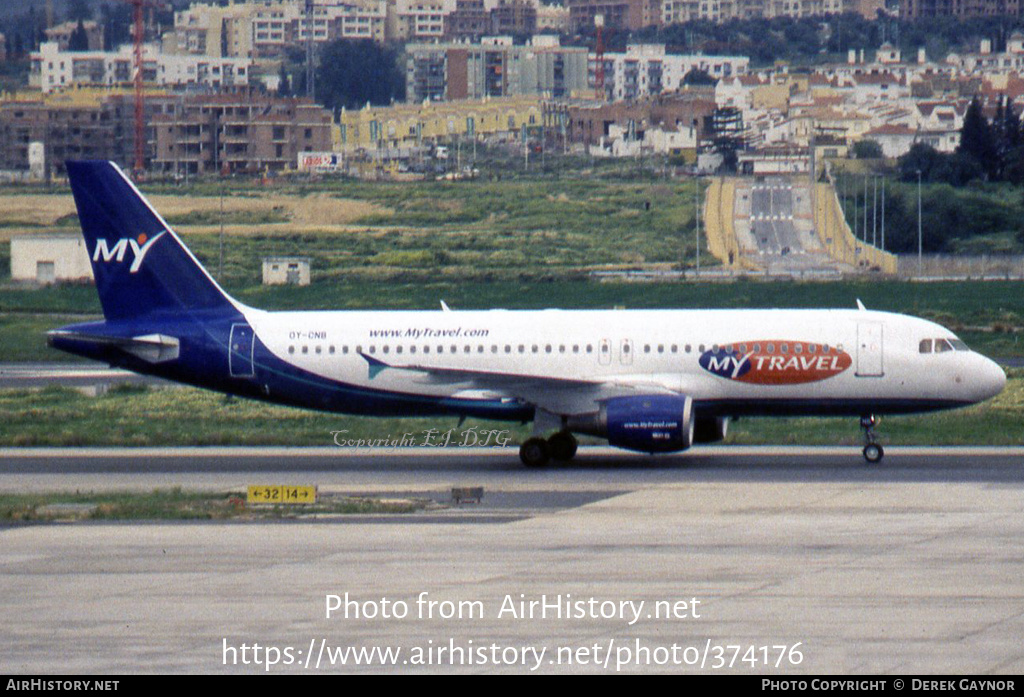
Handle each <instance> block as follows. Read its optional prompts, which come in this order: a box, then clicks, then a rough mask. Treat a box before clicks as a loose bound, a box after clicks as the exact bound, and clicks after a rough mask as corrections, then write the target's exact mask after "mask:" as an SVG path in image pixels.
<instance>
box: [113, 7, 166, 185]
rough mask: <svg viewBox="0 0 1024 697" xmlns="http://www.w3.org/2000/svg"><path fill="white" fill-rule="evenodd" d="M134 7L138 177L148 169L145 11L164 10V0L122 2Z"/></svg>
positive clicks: (135, 170)
mask: <svg viewBox="0 0 1024 697" xmlns="http://www.w3.org/2000/svg"><path fill="white" fill-rule="evenodd" d="M122 2H127V3H128V4H130V5H131V6H132V48H133V55H134V58H135V79H134V83H135V164H134V166H133V168H132V170H133V172H134V174H135V176H136V177H141V176H142V174H143V172H144V171H145V169H146V94H145V86H144V81H143V77H142V76H143V69H142V68H143V62H142V45H143V44H144V43H145V41H146V25H145V22H144V18H143V10H144V9H145V8H147V7H149V8H162V7H164V6H165V4H166V3H165V2H163V0H122Z"/></svg>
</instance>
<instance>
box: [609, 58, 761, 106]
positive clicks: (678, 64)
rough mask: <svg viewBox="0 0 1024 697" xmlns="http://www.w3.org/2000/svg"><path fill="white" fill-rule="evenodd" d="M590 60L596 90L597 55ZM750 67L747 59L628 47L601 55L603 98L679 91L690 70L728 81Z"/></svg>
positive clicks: (636, 97) (639, 96)
mask: <svg viewBox="0 0 1024 697" xmlns="http://www.w3.org/2000/svg"><path fill="white" fill-rule="evenodd" d="M590 58H591V60H590V69H589V72H590V83H591V85H594V86H595V87H596V78H595V76H596V73H597V56H596V55H594V54H591V57H590ZM749 65H750V59H749V58H747V57H746V56H705V55H701V54H696V55H680V54H670V53H667V52H666V50H665V46H664V44H629V45H627V47H626V51H625V52H624V53H605V54H604V90H605V98H606V99H608V100H611V101H623V100H624V101H632V100H636V99H640V98H643V97H647V96H650V95H656V94H660V93H662V92H672V91H675V90H679V89H681V88H683V86H684V79H685V78H686V75H687V74H688V73H690V72H691V71H697V72H703V73H706V74H707V75H708V76H710V77H712V78H714V79H715V80H723V79H729V78H731V77H734V76H737V75H744V74H746V72H747V69H748V67H749Z"/></svg>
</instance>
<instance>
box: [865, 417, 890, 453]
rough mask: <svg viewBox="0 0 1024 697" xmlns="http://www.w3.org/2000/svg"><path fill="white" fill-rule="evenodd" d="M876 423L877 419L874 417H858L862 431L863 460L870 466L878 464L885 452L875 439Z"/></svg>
mask: <svg viewBox="0 0 1024 697" xmlns="http://www.w3.org/2000/svg"><path fill="white" fill-rule="evenodd" d="M877 423H878V419H876V418H875V417H874V416H870V415H869V416H862V417H860V427H861V428H862V429H864V451H863V452H864V459H865V460H867V461H868V462H870V463H871V464H875V463H876V462H880V461H881V460H882V458H883V457H885V450H884V449H883V448H882V446H881V444H879V443H878V440H877V438H876V437H875V425H876V424H877Z"/></svg>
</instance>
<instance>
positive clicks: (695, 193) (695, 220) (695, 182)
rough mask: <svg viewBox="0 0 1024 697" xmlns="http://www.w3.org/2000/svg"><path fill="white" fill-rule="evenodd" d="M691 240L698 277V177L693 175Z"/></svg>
mask: <svg viewBox="0 0 1024 697" xmlns="http://www.w3.org/2000/svg"><path fill="white" fill-rule="evenodd" d="M693 241H694V243H695V244H694V246H695V248H696V250H697V272H696V275H697V277H698V278H699V277H700V178H699V177H697V176H696V175H694V177H693Z"/></svg>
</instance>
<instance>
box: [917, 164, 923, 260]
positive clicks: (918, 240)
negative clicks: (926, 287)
mask: <svg viewBox="0 0 1024 697" xmlns="http://www.w3.org/2000/svg"><path fill="white" fill-rule="evenodd" d="M922 239H923V238H922V236H921V170H917V272H918V273H921V263H922V258H921V256H922V255H921V250H922V247H923V245H922Z"/></svg>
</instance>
